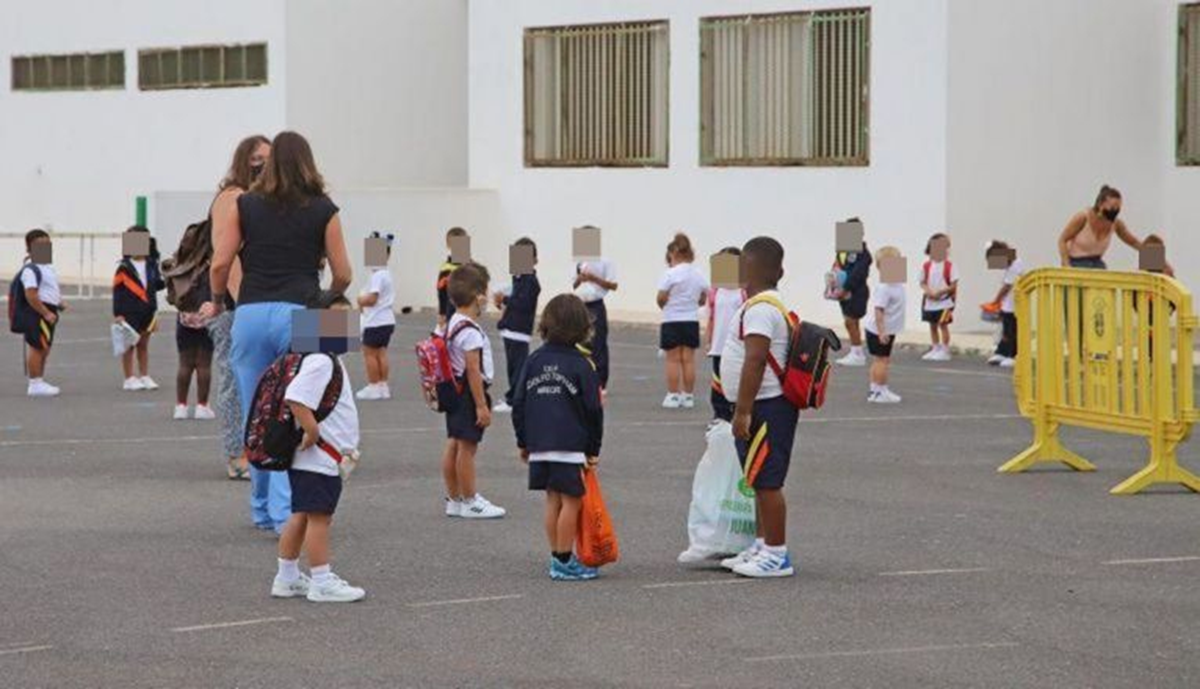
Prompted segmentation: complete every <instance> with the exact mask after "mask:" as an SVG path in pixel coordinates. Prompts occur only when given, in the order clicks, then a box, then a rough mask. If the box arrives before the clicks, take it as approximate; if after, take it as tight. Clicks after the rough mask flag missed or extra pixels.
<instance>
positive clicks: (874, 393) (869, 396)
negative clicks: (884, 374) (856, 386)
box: [867, 390, 879, 402]
mask: <svg viewBox="0 0 1200 689" xmlns="http://www.w3.org/2000/svg"><path fill="white" fill-rule="evenodd" d="M877 397H879V391H878V390H872V391H870V392H868V393H867V401H868V402H878V401H879V400H878V399H876V398H877Z"/></svg>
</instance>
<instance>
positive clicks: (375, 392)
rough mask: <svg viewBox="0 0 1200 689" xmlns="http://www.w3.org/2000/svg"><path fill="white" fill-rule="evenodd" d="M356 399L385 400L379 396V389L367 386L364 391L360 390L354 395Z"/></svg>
mask: <svg viewBox="0 0 1200 689" xmlns="http://www.w3.org/2000/svg"><path fill="white" fill-rule="evenodd" d="M354 399H356V400H378V399H383V398H382V397H380V396H379V388H377V387H375V386H374V385H365V386H363V389H362V390H359V391H358V392H356V393H354Z"/></svg>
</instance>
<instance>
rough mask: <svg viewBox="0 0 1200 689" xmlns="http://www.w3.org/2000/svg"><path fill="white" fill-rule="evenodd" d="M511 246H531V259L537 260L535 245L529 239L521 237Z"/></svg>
mask: <svg viewBox="0 0 1200 689" xmlns="http://www.w3.org/2000/svg"><path fill="white" fill-rule="evenodd" d="M513 244H514V245H515V246H532V247H533V257H534V258H535V259H536V258H537V244H536V243H535V242H534V241H533V240H532V239H530V238H529V237H521V238H520V239H518V240H517V241H515V242H513Z"/></svg>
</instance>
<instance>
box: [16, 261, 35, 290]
mask: <svg viewBox="0 0 1200 689" xmlns="http://www.w3.org/2000/svg"><path fill="white" fill-rule="evenodd" d="M26 268H28V269H29V270H31V271H33V284H34V287H41V286H42V269H41V268H39V267H38V264H36V263H34V262H33V261H32V260H26V261H25V263H23V264H22V265H21V269H20V270H18V271H17V279H16V280H14V282H20V281H21V273H24V272H25V269H26ZM21 293H22V294H24V293H25V291H24V290H21Z"/></svg>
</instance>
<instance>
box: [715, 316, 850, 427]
mask: <svg viewBox="0 0 1200 689" xmlns="http://www.w3.org/2000/svg"><path fill="white" fill-rule="evenodd" d="M755 304H770V305H771V306H773V307H775V308H776V309H778V310H779V312H780V313H781V314H783V318H784V320H785V321H786V322H787V324H788V346H787V355H786V356H785V357H784V359H785V361H784V363H783V364H780V363H779V361H777V360H776V359H775V355H774V354H771V352H770V351H769V350H768V352H767V364H768V365H769V366H770V367H771V370H772V371H774V372H775V375H776V376H778V377H779V383H780V385H781V386H782V387H783V396H784V397H786V398H787V400H788V401H789V402H791V403H792V405H793V406H795V407H796V408H797V409H820V408H821V406H822V405H824V404H825V391H826V390H827V389H828V387H829V374H830V372H831V371H832V370H833V363H832V362H831V361H830V356H829V353H830V351H834V352H836V351H838V350H840V349H841V348H842V341H841V340H840V339H838V336H837V334H835V333H834V332H833V331H832V330H830V329H828V328H823V327H821V326H819V325H817V324H815V323H809V322H807V321H802V320H800V317H799V316H797V315H796V313H795V312H793V311H788V309H787V307H786V306H784V305H783V302H781V301H779V299H777V298H775V297H772V296H766V295H761V294H760V295H758V296H755V297H753V298H751V299H750V300H749V301H747V302H746V305H745V307H744V308H743V309H742V320H741V321H740V322H739V324H738V338H739V339H742V340H745V339H746V333H745V327H746V324H745V318H746V310H748V309H749V308H750V307H752V306H754V305H755Z"/></svg>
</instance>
